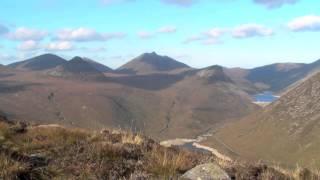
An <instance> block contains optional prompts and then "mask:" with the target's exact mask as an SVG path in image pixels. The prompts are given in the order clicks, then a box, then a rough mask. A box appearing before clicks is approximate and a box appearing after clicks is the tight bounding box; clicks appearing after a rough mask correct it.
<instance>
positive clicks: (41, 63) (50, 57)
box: [8, 54, 66, 71]
mask: <svg viewBox="0 0 320 180" xmlns="http://www.w3.org/2000/svg"><path fill="white" fill-rule="evenodd" d="M65 62H66V60H65V59H63V58H61V57H59V56H56V55H54V54H43V55H40V56H37V57H34V58H30V59H27V60H24V61H20V62H16V63H12V64H9V65H8V67H11V68H15V69H25V70H33V71H41V70H47V69H51V68H54V67H57V66H59V65H61V64H63V63H65Z"/></svg>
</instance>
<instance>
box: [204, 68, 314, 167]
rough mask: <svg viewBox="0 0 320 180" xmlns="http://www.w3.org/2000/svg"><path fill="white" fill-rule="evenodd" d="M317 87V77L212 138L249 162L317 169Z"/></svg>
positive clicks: (225, 128)
mask: <svg viewBox="0 0 320 180" xmlns="http://www.w3.org/2000/svg"><path fill="white" fill-rule="evenodd" d="M319 88H320V74H318V75H315V76H313V77H312V78H310V79H309V80H306V81H305V82H303V83H302V84H300V85H299V86H297V87H295V88H294V89H292V90H291V91H289V92H288V93H287V94H285V95H284V96H283V97H282V98H281V99H280V100H279V101H277V102H275V103H273V104H271V105H270V106H267V107H266V108H265V109H264V110H262V111H260V112H258V113H257V114H255V115H251V116H249V117H246V118H245V119H243V120H241V121H238V122H235V123H233V124H230V125H228V126H226V127H224V128H223V129H221V130H220V131H219V132H218V133H217V134H216V136H215V138H217V139H219V140H221V141H223V142H224V143H225V144H226V145H227V146H229V147H230V148H231V149H233V150H234V151H236V152H237V153H238V154H239V155H240V156H244V157H246V158H248V159H252V160H258V159H263V160H265V161H267V162H271V163H274V162H276V163H281V164H288V165H290V166H295V165H296V164H298V165H301V166H305V167H310V168H319V167H320V157H319V156H318V153H317V152H319V149H320V143H319V140H320V136H319V131H320V126H319V120H320V118H319V110H320V106H319V97H320V96H319V92H320V91H319ZM230 132H232V133H230ZM207 143H209V144H210V140H209V141H208V142H207Z"/></svg>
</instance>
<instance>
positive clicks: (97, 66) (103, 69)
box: [83, 58, 112, 73]
mask: <svg viewBox="0 0 320 180" xmlns="http://www.w3.org/2000/svg"><path fill="white" fill-rule="evenodd" d="M83 60H84V61H86V62H87V63H89V64H90V65H91V66H92V67H94V68H95V69H97V70H98V71H100V72H103V73H106V72H111V71H112V69H111V68H109V67H108V66H105V65H103V64H101V63H98V62H96V61H94V60H92V59H89V58H83Z"/></svg>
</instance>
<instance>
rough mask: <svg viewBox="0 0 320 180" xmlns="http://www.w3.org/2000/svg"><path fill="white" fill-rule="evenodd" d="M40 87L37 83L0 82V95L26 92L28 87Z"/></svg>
mask: <svg viewBox="0 0 320 180" xmlns="http://www.w3.org/2000/svg"><path fill="white" fill-rule="evenodd" d="M36 85H40V84H37V83H21V82H14V81H0V94H10V93H17V92H20V91H24V90H26V89H27V88H28V87H30V86H36Z"/></svg>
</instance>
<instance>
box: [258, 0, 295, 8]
mask: <svg viewBox="0 0 320 180" xmlns="http://www.w3.org/2000/svg"><path fill="white" fill-rule="evenodd" d="M297 1H298V0H254V2H255V3H257V4H260V5H263V6H266V7H267V8H269V9H273V8H279V7H281V6H283V5H285V4H294V3H296V2H297Z"/></svg>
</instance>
